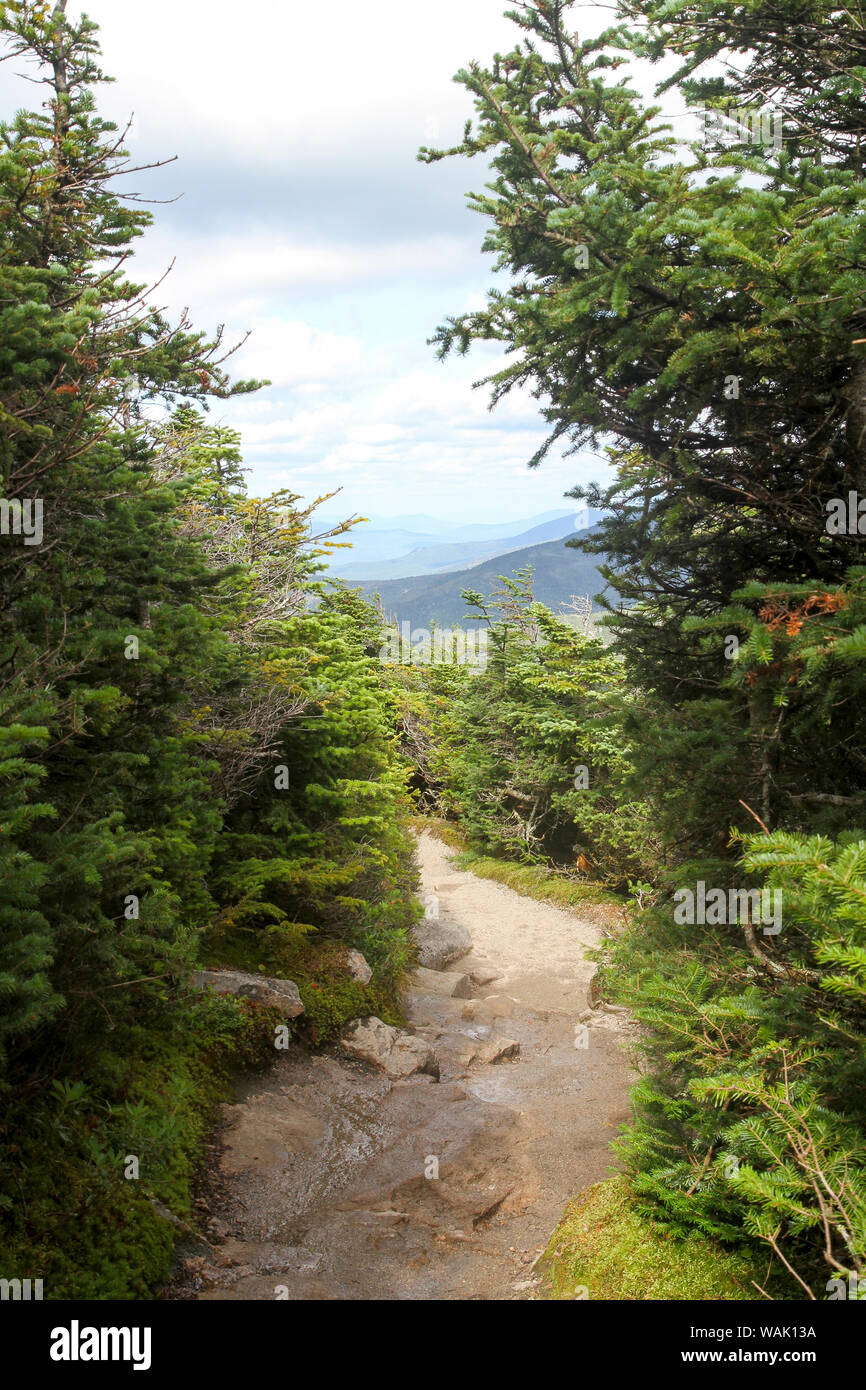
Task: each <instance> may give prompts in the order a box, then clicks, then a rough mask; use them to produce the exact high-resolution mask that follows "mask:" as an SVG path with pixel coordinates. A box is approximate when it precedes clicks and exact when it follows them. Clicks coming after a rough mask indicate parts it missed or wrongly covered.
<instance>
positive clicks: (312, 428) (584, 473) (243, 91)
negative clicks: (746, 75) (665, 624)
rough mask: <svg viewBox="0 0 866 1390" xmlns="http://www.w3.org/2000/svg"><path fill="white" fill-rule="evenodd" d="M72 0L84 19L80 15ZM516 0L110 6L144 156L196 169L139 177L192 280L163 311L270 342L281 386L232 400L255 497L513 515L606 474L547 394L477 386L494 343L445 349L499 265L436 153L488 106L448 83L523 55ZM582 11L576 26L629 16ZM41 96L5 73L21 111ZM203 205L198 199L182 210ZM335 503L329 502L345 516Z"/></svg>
mask: <svg viewBox="0 0 866 1390" xmlns="http://www.w3.org/2000/svg"><path fill="white" fill-rule="evenodd" d="M80 8H81V6H80V5H79V4H77V3H76V0H70V12H72V13H78V12H80ZM505 8H507V5H506V0H437V4H436V5H435V6H434V7H430V6H420V5H415V4H412V3H409V2H408V0H374V2H373V3H372V4H367V5H361V4H360V3H358V0H331V3H330V4H328V5H327V6H325V5H321V4H320V5H316V4H310V3H306V0H304V2H303V3H302V0H258V2H257V3H256V4H255V5H250V6H248V7H243V6H242V7H240V8H239V7H238V5H237V4H233V5H229V4H228V3H225V0H148V3H147V5H146V6H138V5H136V6H127V5H122V4H119V3H118V0H90V3H89V4H87V5H86V10H87V13H88V14H90V15H91V17H92V18H93V19H95V20H96V21H97V22H98V23H99V24H100V26H101V29H102V34H101V40H102V46H103V53H104V67H105V69H106V71H107V72H109V73H111V74H112V75H113V76H114V77H115V78H116V79H117V80H116V84H115V85H114V86H113V87H108V88H104V89H103V93H102V98H101V106H102V110H103V111H104V112H105V113H106V114H108V115H110V116H112V117H113V118H114V119H118V120H122V121H124V122H125V120H126V119H127V118H128V116H129V115H130V114H131V113H133V112H134V117H135V119H134V127H133V133H134V139H133V141H132V144H131V149H132V151H133V153H134V154H135V157H136V160H137V161H138V162H144V161H147V160H151V159H159V158H165V157H167V156H175V155H176V156H177V162H176V163H173V164H171V165H169V166H168V167H167V168H165V169H162V170H161V171H160V172H159V174H158V176H156V177H154V176H150V177H149V178H148V180H147V182H146V183H145V182H143V181H142V182H141V187H142V189H146V191H147V192H148V194H149V195H155V196H158V197H160V198H164V199H175V198H178V199H179V200H178V201H175V202H170V203H168V204H167V205H166V206H160V207H156V208H154V209H153V211H154V212H155V214H156V225H155V226H154V228H153V229H152V230H151V231H150V232H149V233H148V235H147V237H146V239H145V241H144V242H143V243H142V245H141V247H140V250H139V252H138V267H137V271H136V274H137V275H138V277H139V278H145V277H153V278H156V277H157V276H158V275H160V274H162V272H163V271H164V270H165V268H166V267H167V266H168V265H169V264H170V262H171V261H172V260H174V262H175V266H174V269H173V271H172V274H171V276H170V277H169V279H168V281H167V282H166V284H165V285H164V286H163V287H162V288H161V289H160V292H159V300H160V302H161V303H164V304H165V305H166V306H167V308H168V309H169V310H171V311H172V312H174V313H177V312H178V311H179V310H180V309H182V308H183V307H185V306H188V307H189V309H190V313H191V315H192V318H193V321H194V322H195V323H196V325H197V326H200V327H203V328H213V327H214V326H215V325H217V324H219V323H223V322H224V323H225V324H226V326H227V333H228V335H229V336H231V335H234V336H235V337H240V336H241V335H242V334H243V333H244V332H246V330H248V329H250V330H252V337H251V339H250V341H249V343H248V345H247V346H245V347H244V348H243V349H242V351H241V352H239V353H238V355H237V358H236V360H235V366H236V372H237V374H238V375H242V376H252V375H255V376H259V375H260V376H265V377H269V378H270V379H271V381H272V383H273V384H272V386H270V387H269V388H266V389H265V390H263V391H262V392H260V393H259V394H258V395H256V396H253V397H247V398H241V399H240V400H238V401H233V402H229V403H225V404H221V403H217V405H216V407H215V411H214V419H215V420H223V421H225V422H226V423H230V424H233V425H235V426H236V427H237V428H239V429H240V430H241V432H242V434H243V438H244V446H245V454H246V461H247V464H248V465H249V466H250V467H251V469H252V473H251V475H250V477H251V485H252V487H253V489H254V490H255V491H257V492H264V491H267V490H270V489H272V488H276V487H291V488H292V489H293V490H294V491H295V492H298V493H300V494H301V495H302V496H304V497H312V496H315V495H318V494H321V493H322V492H326V491H328V492H329V491H332V490H334V489H336V488H342V489H343V492H342V495H341V497H340V499H339V509H343V508H345V510H346V512H347V514H348V513H349V512H354V511H359V512H363V513H366V514H368V515H370V514H373V515H376V516H383V515H394V514H398V513H407V512H426V513H429V514H431V515H434V516H438V517H442V518H444V519H450V520H454V521H458V520H460V521H473V522H474V521H479V522H481V521H490V522H494V521H502V520H510V519H515V518H518V517H523V516H527V515H531V514H534V513H538V512H542V511H545V510H548V509H550V508H554V507H561V506H568V505H569V504H568V503H564V502H563V493H564V491H565V490H566V488H568V487H570V486H573V485H574V483H575V482H578V481H586V480H589V479H590V478H600V477H603V476H604V471H605V470H604V465H603V461H602V460H601V459H599V458H598V457H597V456H592V455H589V454H587V455H585V456H581V457H575V458H570V459H566V460H563V459H561V458H560V457H558V456H557V457H552V458H551V460H550V461H549V462H548V463H547V464H545V465H543V466H542V468H541V469H540V470H535V471H532V472H530V471H529V470H528V469H527V468H526V460H527V458H528V457H529V456H530V455H531V454H532V452H533V451H534V449H535V448H537V446H538V444H539V442H540V441H541V440H542V439H543V437H544V434H545V430H544V426H543V424H542V422H541V421H540V420H539V416H538V407H537V403H536V402H534V401H533V400H532V399H531V397H529V396H526V397H525V398H523V399H521V400H518V399H516V398H515V399H513V400H511V401H510V402H507V403H503V404H502V405H501V406H499V407H498V408H497V410H496V411H495V412H493V413H490V412H489V411H488V409H487V395H486V392H485V391H484V390H473V389H472V382H473V380H476V379H477V378H478V377H480V376H482V375H484V374H486V372H487V371H489V370H490V369H491V367H492V366H493V365H494V364H495V363H496V361H497V358H496V356H495V354H494V352H493V351H492V350H488V349H476V350H474V351H473V352H472V353H471V354H470V355H469V356H468V357H467V358H464V359H457V358H455V359H453V360H450V361H448V362H447V363H444V364H443V363H440V362H438V361H437V360H436V358H435V354H434V351H433V349H432V348H431V347H430V346H428V344H427V339H428V338H429V337H431V336H432V334H433V332H434V331H435V329H436V326H437V324H438V323H440V322H441V321H442V320H443V319H444V317H445V316H446V315H448V314H453V313H457V312H460V311H463V310H465V309H467V308H471V307H475V306H478V305H480V304H482V303H483V298H484V292H485V289H486V287H487V286H488V285H489V284H490V282H491V269H490V264H491V263H490V258H489V257H487V256H483V255H482V254H481V251H480V243H481V239H482V235H483V231H484V224H483V222H482V221H481V219H480V218H478V217H477V215H474V214H471V213H470V212H468V211H467V209H466V207H465V199H464V194H465V193H466V191H467V190H469V189H470V188H472V187H479V186H480V185H482V184H483V182H484V167H483V166H482V165H481V164H480V163H479V162H478V161H474V162H470V161H457V160H451V161H445V162H443V163H442V164H438V165H433V166H426V165H422V164H419V163H418V162H417V161H416V158H415V155H416V151H417V149H418V147H419V145H422V144H425V143H430V144H437V143H442V144H450V143H454V142H456V141H457V140H458V139H459V136H460V133H461V131H462V127H463V123H464V121H465V119H466V117H467V116H468V115H469V114H470V111H471V104H470V102H469V98H468V97H467V94H466V93H465V92H464V90H463V89H462V87H459V86H457V85H456V84H455V83H454V82H453V81H452V80H451V79H452V77H453V74H454V73H455V72H456V71H457V69H458V68H459V67H461V66H463V65H464V64H466V63H467V62H468V61H469V60H470V59H472V58H479V59H482V60H485V61H486V60H487V59H488V58H489V57H490V56H491V55H492V53H493V52H494V51H495V50H496V49H500V50H502V49H505V48H507V47H510V46H511V44H512V43H513V39H514V36H515V35H516V34H517V30H516V29H515V27H514V25H513V24H511V23H510V22H509V21H507V20H506V19H505V18H504V17H503V13H502V12H503V10H504V9H505ZM610 17H611V16H610V11H609V9H607V8H605V9H600V8H598V7H596V6H592V5H590V6H586V5H584V6H580V7H579V8H578V9H577V10H576V18H577V22H578V25H579V27H582V28H583V29H584V30H585V31H587V32H588V31H589V29H590V28H591V29H592V30H593V31H594V30H596V29H597V28H599V27H601V26H602V25H603V24H605V23H608V22H610ZM37 90H38V89H36V88H34V87H31V86H27V85H26V84H24V83H22V82H20V81H16V80H15V78H14V76H13V73H12V72H11V71H10V70H9V65H4V69H2V88H0V93H2V99H3V105H4V108H5V109H6V110H7V111H8V109H9V106H10V104H14V105H22V104H32V103H33V100H34V95H35V93H36V92H37ZM180 195H182V196H180ZM336 507H337V504H336V503H335V504H331V505H330V506H329V507H328V509H327V510H328V512H329V513H330V512H331V511H333V510H334V509H335V508H336Z"/></svg>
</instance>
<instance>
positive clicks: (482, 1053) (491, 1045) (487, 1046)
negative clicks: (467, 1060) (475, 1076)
mask: <svg viewBox="0 0 866 1390" xmlns="http://www.w3.org/2000/svg"><path fill="white" fill-rule="evenodd" d="M519 1054H520V1043H519V1042H515V1041H514V1039H513V1038H491V1040H490V1042H486V1043H482V1045H481V1047H479V1049H478V1051H477V1052H476V1054H475V1056H474V1057H473V1059H472V1060H473V1061H474V1062H481V1063H482V1064H489V1063H491V1062H504V1061H505V1059H506V1058H508V1057H517V1056H519Z"/></svg>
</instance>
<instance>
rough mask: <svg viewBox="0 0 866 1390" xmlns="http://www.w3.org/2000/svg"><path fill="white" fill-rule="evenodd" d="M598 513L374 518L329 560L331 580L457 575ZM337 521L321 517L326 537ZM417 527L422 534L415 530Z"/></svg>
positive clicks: (580, 525) (318, 525)
mask: <svg viewBox="0 0 866 1390" xmlns="http://www.w3.org/2000/svg"><path fill="white" fill-rule="evenodd" d="M598 515H599V514H598V513H593V512H592V511H591V510H590V509H589V508H583V509H582V511H579V512H574V511H557V512H544V513H541V514H540V515H538V516H534V517H527V518H525V519H523V520H520V521H514V522H502V521H500V522H469V523H459V522H454V521H446V520H443V519H440V518H436V517H425V516H401V517H387V518H381V519H376V518H370V519H369V520H366V521H363V522H360V523H358V524H357V525H356V526H355V527H354V528H353V530H352V531H351V532H348V533H347V535H346V537H345V542H344V545H343V546H341V547H340V549H338V550H336V551H335V552H333V554H332V557H331V559H330V561H329V570H330V573H331V574H332V575H335V576H339V577H341V578H345V579H348V580H351V581H353V582H354V581H355V580H361V581H367V580H378V579H381V580H391V579H403V578H413V577H418V576H421V575H425V574H437V573H440V574H441V573H444V572H446V571H449V570H453V571H455V572H456V571H458V570H461V569H468V568H469V567H470V566H474V565H477V564H480V563H481V562H482V561H483V560H485V559H487V558H489V557H491V556H494V555H503V554H507V553H509V552H510V551H514V550H524V549H526V548H527V547H529V546H531V545H535V544H539V543H542V542H544V541H548V540H557V539H559V538H560V537H565V536H568V535H571V534H574V533H575V532H576V531H577V530H582V529H584V528H586V527H588V526H591V525H593V524H594V523H595V521H596V520H597V519H598ZM337 520H338V518H336V517H331V516H322V517H318V518H317V519H316V521H315V522H314V523H313V525H314V527H315V532H317V533H319V534H321V533H322V532H323V531H325V530H327V529H328V527H329V526H331V525H336V524H337ZM416 528H417V529H416Z"/></svg>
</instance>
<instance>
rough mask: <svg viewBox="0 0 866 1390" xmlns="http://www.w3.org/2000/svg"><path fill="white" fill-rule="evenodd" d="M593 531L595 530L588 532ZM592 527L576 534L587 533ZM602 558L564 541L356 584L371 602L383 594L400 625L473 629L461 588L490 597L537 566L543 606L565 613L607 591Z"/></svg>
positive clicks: (535, 580)
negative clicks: (503, 580)
mask: <svg viewBox="0 0 866 1390" xmlns="http://www.w3.org/2000/svg"><path fill="white" fill-rule="evenodd" d="M588 529H589V528H588ZM588 529H587V530H584V531H581V532H577V533H572V534H576V535H587V534H588ZM603 563H604V557H603V556H601V555H584V554H582V553H581V552H580V551H579V550H575V549H573V548H572V547H569V546H566V544H565V542H564V540H562V539H557V540H552V541H546V542H544V543H543V544H541V545H532V546H527V547H525V548H524V549H522V550H513V551H509V552H508V553H507V554H506V555H496V556H493V557H491V558H490V559H487V560H485V561H483V562H482V563H480V564H475V565H472V566H470V567H469V568H467V569H464V570H459V571H456V572H453V571H452V572H449V573H447V574H432V575H431V574H427V575H411V576H407V577H406V578H401V579H386V580H366V581H363V582H362V583H360V584H356V583H354V582H352V581H349V582H351V587H352V588H354V589H360V590H361V592H362V593H363V594H364V595H365V596H366V597H367V598H373V597H374V596H375V595H378V597H379V598H380V600H381V602H382V606H383V608H384V610H385V614H386V616H387V617H391V618H394V619H396V620H397V621H398V622H405V621H408V622H410V623H411V624H412V626H413V627H426V628H429V627H432V626H434V625H435V626H439V627H453V626H454V625H455V624H456V623H460V624H462V625H463V626H464V627H472V626H474V625H475V620H467V607H466V603H465V601H464V599H462V598H461V596H460V591H461V589H478V590H480V591H481V593H483V594H484V595H485V596H487V595H488V594H490V593H491V592H492V591H493V590H494V589H498V588H500V587H501V584H500V576H501V575H509V576H510V575H512V574H514V573H515V572H516V571H517V570H519V569H523V568H525V567H526V566H527V565H531V566H532V568H533V585H532V587H533V594H534V596H535V598H536V599H537V600H538V601H539V602H540V603H544V604H546V606H547V607H548V608H550V609H552V611H553V612H558V611H560V610H561V609H562V608H563V606H564V605H566V604H568V602H569V600H570V599H572V598H573V597H575V596H577V595H581V596H583V595H588V596H589V597H594V595H596V594H598V593H600V592H601V590H602V589H604V588H605V581H604V579H603V578H602V576H601V575H600V574H599V571H598V565H599V564H603Z"/></svg>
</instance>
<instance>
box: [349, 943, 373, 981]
mask: <svg viewBox="0 0 866 1390" xmlns="http://www.w3.org/2000/svg"><path fill="white" fill-rule="evenodd" d="M348 961H349V974H350V975H351V977H352V979H353V980H357V982H358V984H359V985H368V984H369V983H370V981H371V980H372V978H373V972H372V970H371V969H370V967H369V965H368V964H367V962H366V961H365V959H364V957H363V956H362V955H361V952H360V951H350V952H349V955H348Z"/></svg>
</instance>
